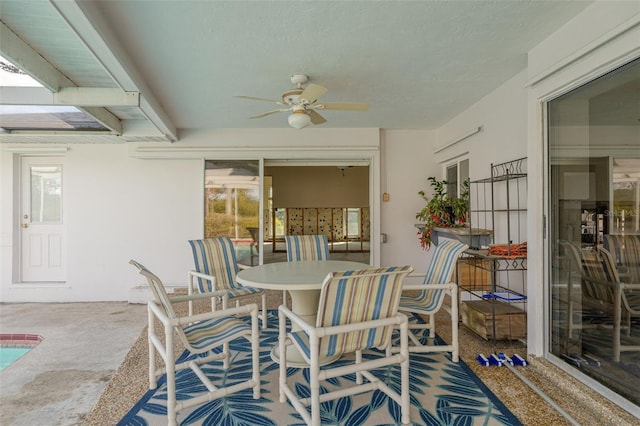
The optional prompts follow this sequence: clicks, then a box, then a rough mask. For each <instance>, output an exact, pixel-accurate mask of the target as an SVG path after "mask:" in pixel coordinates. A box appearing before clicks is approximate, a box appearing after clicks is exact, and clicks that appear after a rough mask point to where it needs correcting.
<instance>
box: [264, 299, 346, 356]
mask: <svg viewBox="0 0 640 426" xmlns="http://www.w3.org/2000/svg"><path fill="white" fill-rule="evenodd" d="M288 291H289V294H290V295H291V311H293V312H295V313H296V315H298V316H299V317H300V318H302V319H303V320H304V321H305V322H307V323H309V324H314V325H315V323H316V317H317V315H318V301H319V299H320V290H288ZM291 328H292V330H293V331H297V330H300V327H298V326H297V325H295V324H294V325H293V326H292V327H291ZM279 352H280V351H279V349H278V345H276V346H275V347H274V348H273V350H272V351H271V359H273V361H275V362H277V363H279V362H280V353H279ZM340 356H341V355H334V356H332V357H325V358H322V359H320V366H323V365H327V364H331V363H332V362H334V361H336V360H338V359H340ZM287 367H297V368H305V367H309V364H308V363H307V361H305V359H304V358H303V357H302V355H300V352H299V351H298V349H297V348H296V347H295V346H293V345H289V346H287Z"/></svg>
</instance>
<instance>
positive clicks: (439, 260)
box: [424, 240, 469, 284]
mask: <svg viewBox="0 0 640 426" xmlns="http://www.w3.org/2000/svg"><path fill="white" fill-rule="evenodd" d="M468 248H469V246H468V245H466V244H464V243H461V242H460V241H457V240H441V242H440V243H439V244H438V245H437V246H436V248H435V251H434V253H433V258H432V259H431V263H429V267H428V268H427V272H426V274H425V277H424V283H425V284H447V283H449V282H451V277H452V276H453V272H454V271H455V269H456V260H457V259H458V257H459V256H460V255H461V254H462V253H463V252H464V251H465V250H466V249H468Z"/></svg>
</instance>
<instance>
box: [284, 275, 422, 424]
mask: <svg viewBox="0 0 640 426" xmlns="http://www.w3.org/2000/svg"><path fill="white" fill-rule="evenodd" d="M411 271H412V268H411V267H410V266H401V267H390V268H378V269H375V268H371V269H362V270H356V271H346V272H334V273H331V274H329V275H328V276H327V278H326V279H325V281H324V283H323V285H322V290H321V292H320V301H319V304H318V315H317V318H316V324H315V325H312V324H308V323H307V322H305V321H304V320H303V319H302V318H300V317H299V316H297V315H296V314H294V313H293V312H291V311H290V310H289V309H287V307H286V306H284V305H281V306H280V308H279V310H278V312H279V319H280V337H279V354H280V355H279V356H280V401H281V402H286V401H287V399H288V400H289V401H291V404H292V405H293V407H294V408H295V409H296V411H298V413H299V414H300V415H301V416H302V418H303V419H304V421H305V422H306V423H307V424H310V425H319V424H320V403H321V402H326V401H330V400H333V399H337V398H341V397H344V396H349V395H356V394H360V393H364V392H369V391H372V390H376V389H377V390H380V391H382V392H384V393H385V394H387V395H388V396H389V397H390V398H391V399H393V400H394V401H395V402H397V403H398V405H400V408H401V412H402V423H403V424H409V423H410V418H409V417H410V416H409V352H408V337H407V335H408V329H407V317H406V316H405V315H403V314H400V313H398V312H397V309H398V302H399V301H400V293H401V292H402V281H403V279H404V277H405V276H406V275H407V274H409V273H410V272H411ZM285 318H288V319H289V320H290V321H291V324H292V330H294V331H292V332H290V333H288V334H287V333H286V328H285V327H286V326H285ZM394 328H399V329H400V352H399V353H398V354H395V355H394V354H392V352H391V334H392V332H393V329H394ZM289 345H293V346H294V347H295V348H296V349H297V350H298V351H299V352H300V354H301V355H302V357H303V358H304V359H305V361H306V362H307V363H309V369H310V371H309V377H310V394H311V396H310V397H308V398H306V397H301V396H299V395H298V394H297V393H296V391H295V387H290V386H289V384H288V383H287V365H286V361H287V358H286V357H287V351H286V349H287V346H289ZM371 348H378V349H381V350H384V351H385V352H384V354H383V355H381V356H380V358H376V359H371V360H368V361H363V359H362V351H364V350H366V349H371ZM354 352H355V362H354V364H352V365H341V366H339V367H334V368H329V367H325V368H323V369H322V370H320V365H319V364H320V359H322V358H324V357H335V356H336V355H344V354H348V353H354ZM393 364H399V365H400V374H401V392H400V393H397V392H396V391H394V390H393V389H391V388H390V387H389V386H387V385H386V384H385V383H384V382H382V381H381V380H379V379H378V378H376V377H375V376H374V375H373V374H372V373H371V372H370V371H369V370H372V369H376V368H382V367H386V366H389V365H393ZM353 373H356V383H355V384H354V385H352V386H349V387H343V388H340V389H338V390H336V391H332V392H326V393H322V394H321V393H320V382H321V381H325V380H329V379H332V378H334V377H339V376H345V375H348V374H353ZM363 379H367V382H366V383H365V381H364V380H363ZM309 406H310V407H311V410H310V412H309V410H308V409H307V407H309Z"/></svg>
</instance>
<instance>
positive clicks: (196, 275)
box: [188, 270, 216, 291]
mask: <svg viewBox="0 0 640 426" xmlns="http://www.w3.org/2000/svg"><path fill="white" fill-rule="evenodd" d="M188 276H189V288H195V287H194V284H195V280H194V278H200V279H203V280H206V281H211V288H213V289H214V291H215V288H216V277H215V276H214V275H208V274H203V273H201V272H196V271H193V270H192V271H189V274H188Z"/></svg>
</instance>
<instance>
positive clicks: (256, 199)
mask: <svg viewBox="0 0 640 426" xmlns="http://www.w3.org/2000/svg"><path fill="white" fill-rule="evenodd" d="M259 171H260V162H259V161H258V160H207V161H205V170H204V180H205V182H204V188H205V190H204V197H205V200H204V237H205V238H213V237H230V238H231V239H232V241H233V243H234V247H235V249H236V256H237V259H238V262H239V263H242V264H245V265H254V264H256V265H257V264H258V256H259V250H258V249H259V241H260V237H259V232H258V231H259V226H260V173H259Z"/></svg>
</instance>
